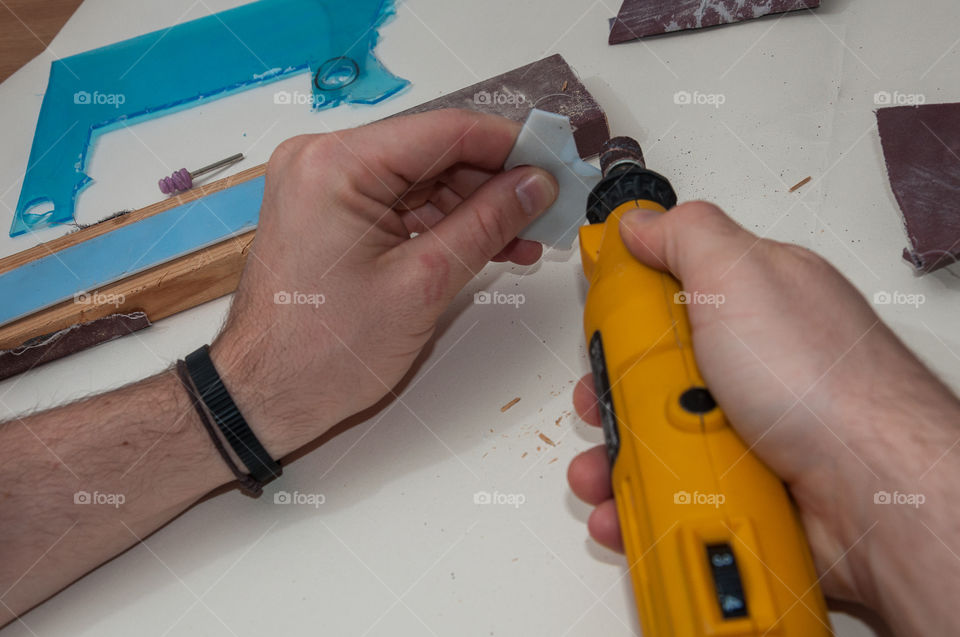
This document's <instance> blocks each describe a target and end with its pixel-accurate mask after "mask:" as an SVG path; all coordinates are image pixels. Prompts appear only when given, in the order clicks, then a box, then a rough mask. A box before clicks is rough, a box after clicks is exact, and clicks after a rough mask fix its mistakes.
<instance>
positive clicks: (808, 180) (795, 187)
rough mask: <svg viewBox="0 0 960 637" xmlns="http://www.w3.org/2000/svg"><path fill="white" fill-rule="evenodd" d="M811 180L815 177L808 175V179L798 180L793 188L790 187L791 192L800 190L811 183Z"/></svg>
mask: <svg viewBox="0 0 960 637" xmlns="http://www.w3.org/2000/svg"><path fill="white" fill-rule="evenodd" d="M811 181H813V177H807V178H806V179H802V180H800V181H799V182H797V184H796V185H794V186H793V188H791V189H790V192H796V191H798V190H800V189H801V188H803V187H804V186H806V185H807V184H809V183H810V182H811Z"/></svg>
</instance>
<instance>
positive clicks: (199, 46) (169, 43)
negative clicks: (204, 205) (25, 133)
mask: <svg viewBox="0 0 960 637" xmlns="http://www.w3.org/2000/svg"><path fill="white" fill-rule="evenodd" d="M394 14H395V9H394V3H393V1H392V0H350V1H349V2H344V1H342V0H259V1H258V2H252V3H250V4H246V5H243V6H240V7H237V8H235V9H231V10H229V11H224V12H221V13H216V14H213V15H210V16H207V17H204V18H200V19H198V20H193V21H191V22H185V23H182V24H178V25H176V26H173V27H170V28H168V29H164V30H161V31H155V32H153V33H148V34H146V35H142V36H139V37H136V38H133V39H130V40H126V41H123V42H118V43H116V44H112V45H110V46H106V47H103V48H100V49H95V50H92V51H87V52H85V53H81V54H79V55H74V56H72V57H68V58H63V59H61V60H57V61H55V62H53V63H52V64H51V65H50V79H49V83H48V87H47V92H46V94H45V95H44V98H43V104H42V106H41V108H40V117H39V119H38V122H37V129H36V132H35V133H34V138H33V147H32V148H31V151H30V160H29V164H28V167H27V170H26V174H25V176H24V180H23V188H22V189H21V191H20V199H19V201H18V203H17V209H16V212H15V215H14V219H13V224H12V226H11V228H10V236H17V235H21V234H24V233H26V232H29V231H31V230H34V229H40V228H45V227H49V226H55V225H60V224H64V223H70V222H72V221H73V219H74V200H75V197H76V195H77V194H78V193H79V192H80V191H81V190H83V189H84V188H85V187H86V186H87V185H89V183H90V182H91V178H90V177H89V176H88V175H86V174H85V173H84V167H85V165H86V163H87V160H88V149H89V148H90V145H91V143H92V141H93V139H94V138H95V136H97V135H99V134H102V133H104V132H106V131H108V130H111V129H114V128H118V127H122V126H127V125H129V124H131V123H134V122H137V121H142V120H145V119H150V118H154V117H158V116H160V115H165V114H168V113H171V112H173V111H175V110H178V109H182V108H187V107H190V106H195V105H196V104H198V103H199V102H201V101H204V100H212V99H217V98H220V97H224V96H226V95H229V94H231V93H234V92H237V91H241V90H244V89H247V88H250V87H253V86H256V85H259V84H263V83H266V82H271V81H275V80H278V79H280V78H283V77H287V76H289V75H293V74H296V73H303V72H306V71H307V70H308V69H309V71H310V73H311V76H310V78H311V90H312V97H313V99H312V102H313V107H314V108H316V109H326V108H331V107H334V106H337V105H338V104H342V103H359V104H373V103H377V102H379V101H381V100H384V99H386V98H387V97H390V96H391V95H395V94H396V93H398V92H399V91H401V90H402V89H404V88H405V87H406V86H407V85H408V84H409V83H408V82H407V81H406V80H403V79H401V78H398V77H396V76H394V75H393V74H392V73H390V72H389V71H388V70H387V69H386V68H384V66H383V65H382V64H381V63H380V61H379V60H377V58H376V57H375V56H374V55H373V49H374V48H375V46H376V44H377V40H378V37H379V33H378V28H379V27H380V26H381V25H383V24H384V22H385V21H386V20H387V19H388V18H390V17H391V16H393V15H394ZM51 203H52V205H53V208H52V210H49V211H46V212H42V213H32V212H31V208H34V207H35V206H38V205H40V204H46V205H47V206H49V204H51Z"/></svg>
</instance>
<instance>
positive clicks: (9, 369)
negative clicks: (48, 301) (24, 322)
mask: <svg viewBox="0 0 960 637" xmlns="http://www.w3.org/2000/svg"><path fill="white" fill-rule="evenodd" d="M149 326H150V319H148V318H147V315H146V314H144V313H143V312H131V313H130V314H111V315H110V316H105V317H103V318H101V319H97V320H95V321H90V322H89V323H80V324H78V325H71V326H70V327H68V328H66V329H63V330H60V331H59V332H54V333H53V334H48V335H46V336H40V337H37V338H35V339H33V340H31V341H28V342H27V343H24V344H23V345H21V346H19V347H16V348H14V349H8V350H4V351H0V380H3V379H5V378H10V377H11V376H16V375H17V374H22V373H23V372H26V371H29V370H31V369H33V368H34V367H37V366H38V365H43V364H44V363H49V362H50V361H55V360H57V359H58V358H63V357H64V356H68V355H70V354H73V353H75V352H79V351H82V350H85V349H87V348H88V347H93V346H94V345H99V344H100V343H106V342H108V341H112V340H113V339H115V338H120V337H121V336H124V335H126V334H130V333H132V332H136V331H137V330H142V329H143V328H145V327H149Z"/></svg>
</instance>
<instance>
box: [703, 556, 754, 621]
mask: <svg viewBox="0 0 960 637" xmlns="http://www.w3.org/2000/svg"><path fill="white" fill-rule="evenodd" d="M707 560H708V561H709V563H710V573H711V574H712V575H713V585H714V587H715V588H716V591H717V603H718V604H720V614H721V615H723V618H724V619H737V618H740V617H747V597H746V595H744V592H743V582H742V581H741V580H740V569H739V568H737V559H736V558H735V557H734V555H733V549H732V548H731V547H730V545H729V544H727V543H723V544H708V545H707Z"/></svg>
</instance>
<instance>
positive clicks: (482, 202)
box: [413, 166, 558, 295]
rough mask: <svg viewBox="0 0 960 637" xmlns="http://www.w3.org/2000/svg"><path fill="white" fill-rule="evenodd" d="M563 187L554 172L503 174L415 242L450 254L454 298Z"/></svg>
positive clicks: (530, 169)
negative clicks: (558, 189)
mask: <svg viewBox="0 0 960 637" xmlns="http://www.w3.org/2000/svg"><path fill="white" fill-rule="evenodd" d="M557 188H558V187H557V182H556V180H555V179H554V178H553V177H552V176H551V175H550V173H548V172H546V171H544V170H541V169H539V168H534V167H532V166H521V167H518V168H514V169H513V170H510V171H508V172H505V173H500V174H498V175H496V176H494V177H492V178H491V179H489V180H488V181H487V182H486V183H485V184H483V185H482V186H481V187H480V188H478V189H477V190H476V192H474V193H473V194H472V195H470V197H468V198H467V199H464V200H463V201H462V202H461V203H460V204H459V205H458V206H457V207H456V208H455V209H454V210H453V211H452V212H451V213H450V214H449V215H447V216H446V217H445V218H444V219H443V220H441V221H440V223H438V224H436V225H435V226H433V228H432V230H431V231H429V232H427V233H424V234H422V235H420V236H419V237H417V238H416V239H414V240H413V242H414V243H416V242H420V244H421V245H420V246H419V248H418V249H419V250H421V251H427V252H428V253H434V254H442V255H444V256H445V258H446V261H447V262H448V264H449V266H450V278H449V280H448V281H447V283H448V285H449V286H450V288H451V289H450V290H449V293H450V295H453V294H454V293H456V292H457V291H459V290H460V288H462V287H463V286H464V285H465V284H466V283H467V282H468V281H469V280H470V279H471V278H473V276H474V275H475V274H476V273H477V272H479V271H480V270H481V269H483V267H484V266H485V265H486V264H487V263H488V262H489V261H490V260H491V259H492V258H493V257H495V256H496V255H497V254H499V253H500V251H501V250H503V249H504V248H505V247H506V246H507V244H508V243H510V241H512V240H513V239H514V238H515V237H516V236H517V234H518V233H519V232H520V231H521V230H523V229H524V228H525V227H526V226H527V225H529V224H530V222H531V221H533V220H534V219H535V218H536V217H537V216H538V215H540V214H541V213H542V212H543V211H544V210H546V209H547V208H549V207H550V205H551V204H553V202H554V201H555V200H556V198H557Z"/></svg>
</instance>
